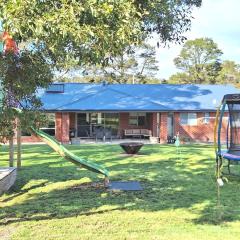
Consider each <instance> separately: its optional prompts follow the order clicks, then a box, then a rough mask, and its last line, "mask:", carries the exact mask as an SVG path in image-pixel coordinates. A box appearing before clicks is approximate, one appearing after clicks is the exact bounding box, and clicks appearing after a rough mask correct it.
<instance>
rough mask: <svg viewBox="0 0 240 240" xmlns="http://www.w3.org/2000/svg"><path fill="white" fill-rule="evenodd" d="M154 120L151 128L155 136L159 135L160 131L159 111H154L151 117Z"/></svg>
mask: <svg viewBox="0 0 240 240" xmlns="http://www.w3.org/2000/svg"><path fill="white" fill-rule="evenodd" d="M151 120H152V122H151V125H152V127H151V130H152V136H153V137H158V135H157V134H158V131H157V113H156V112H154V113H152V118H151Z"/></svg>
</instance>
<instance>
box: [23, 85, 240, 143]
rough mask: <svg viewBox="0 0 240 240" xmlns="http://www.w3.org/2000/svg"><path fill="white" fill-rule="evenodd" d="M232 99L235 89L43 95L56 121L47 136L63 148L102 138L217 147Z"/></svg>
mask: <svg viewBox="0 0 240 240" xmlns="http://www.w3.org/2000/svg"><path fill="white" fill-rule="evenodd" d="M228 93H239V90H238V89H236V88H235V87H233V86H231V85H170V84H106V83H103V84H83V83H55V84H52V85H51V86H50V87H49V88H48V89H47V90H41V91H40V92H39V94H40V97H41V100H42V102H43V108H44V110H45V111H46V112H47V113H49V114H50V116H51V117H52V123H51V125H50V126H48V127H47V128H45V131H48V132H50V133H52V134H53V135H55V137H56V139H57V140H58V141H60V142H62V143H69V142H70V140H71V138H74V139H75V138H88V137H89V138H91V137H96V136H97V135H99V133H100V135H99V136H102V137H104V138H105V137H108V136H107V135H109V136H111V138H124V137H130V136H134V135H142V136H145V137H151V138H155V139H157V140H159V141H160V142H161V143H164V142H166V141H167V139H168V138H169V137H173V136H174V135H176V133H177V132H179V134H180V137H181V138H182V139H186V140H192V141H201V142H213V129H214V121H215V114H216V109H217V107H218V105H219V104H220V101H221V99H222V97H223V95H224V94H228ZM99 129H101V131H100V130H99ZM141 130H142V131H141ZM101 133H102V134H103V135H101ZM25 140H27V138H25ZM32 140H33V139H32Z"/></svg>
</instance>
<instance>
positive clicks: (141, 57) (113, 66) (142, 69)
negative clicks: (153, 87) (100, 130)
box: [57, 44, 160, 83]
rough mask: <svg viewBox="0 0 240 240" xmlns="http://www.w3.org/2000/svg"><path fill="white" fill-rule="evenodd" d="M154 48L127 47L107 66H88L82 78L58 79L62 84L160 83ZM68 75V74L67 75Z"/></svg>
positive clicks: (147, 45)
mask: <svg viewBox="0 0 240 240" xmlns="http://www.w3.org/2000/svg"><path fill="white" fill-rule="evenodd" d="M158 70H159V69H158V65H157V60H156V50H155V47H152V46H150V45H149V44H141V45H140V46H138V47H136V46H135V47H133V46H131V47H127V48H126V49H125V50H124V51H123V52H122V54H121V55H119V56H116V57H112V58H111V61H110V62H109V64H108V65H107V66H102V65H89V66H87V67H85V68H84V71H83V76H82V77H73V78H71V77H67V76H65V77H62V78H61V77H60V78H58V79H57V80H58V81H63V82H102V81H103V80H105V81H107V82H109V83H150V82H152V83H160V80H158V79H156V78H155V74H156V73H157V72H158ZM67 74H68V73H67Z"/></svg>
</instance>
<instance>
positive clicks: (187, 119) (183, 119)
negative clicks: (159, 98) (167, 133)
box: [180, 113, 197, 126]
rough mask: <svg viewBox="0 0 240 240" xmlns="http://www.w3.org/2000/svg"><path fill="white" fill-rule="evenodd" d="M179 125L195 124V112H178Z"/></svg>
mask: <svg viewBox="0 0 240 240" xmlns="http://www.w3.org/2000/svg"><path fill="white" fill-rule="evenodd" d="M180 124H181V125H190V126H195V125H197V113H180Z"/></svg>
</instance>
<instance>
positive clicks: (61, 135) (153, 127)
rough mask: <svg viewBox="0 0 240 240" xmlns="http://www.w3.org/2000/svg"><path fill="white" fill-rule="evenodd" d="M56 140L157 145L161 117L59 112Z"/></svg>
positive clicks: (117, 113)
mask: <svg viewBox="0 0 240 240" xmlns="http://www.w3.org/2000/svg"><path fill="white" fill-rule="evenodd" d="M55 119H56V120H55V122H56V126H55V137H56V139H57V140H58V141H60V142H62V143H68V142H70V143H73V144H76V143H80V142H81V143H84V142H89V143H90V142H112V141H114V142H116V140H119V141H121V142H123V140H124V141H125V140H126V141H142V140H143V141H145V140H146V142H149V143H150V142H158V139H159V136H160V113H156V112H69V113H65V112H57V113H56V114H55Z"/></svg>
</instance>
